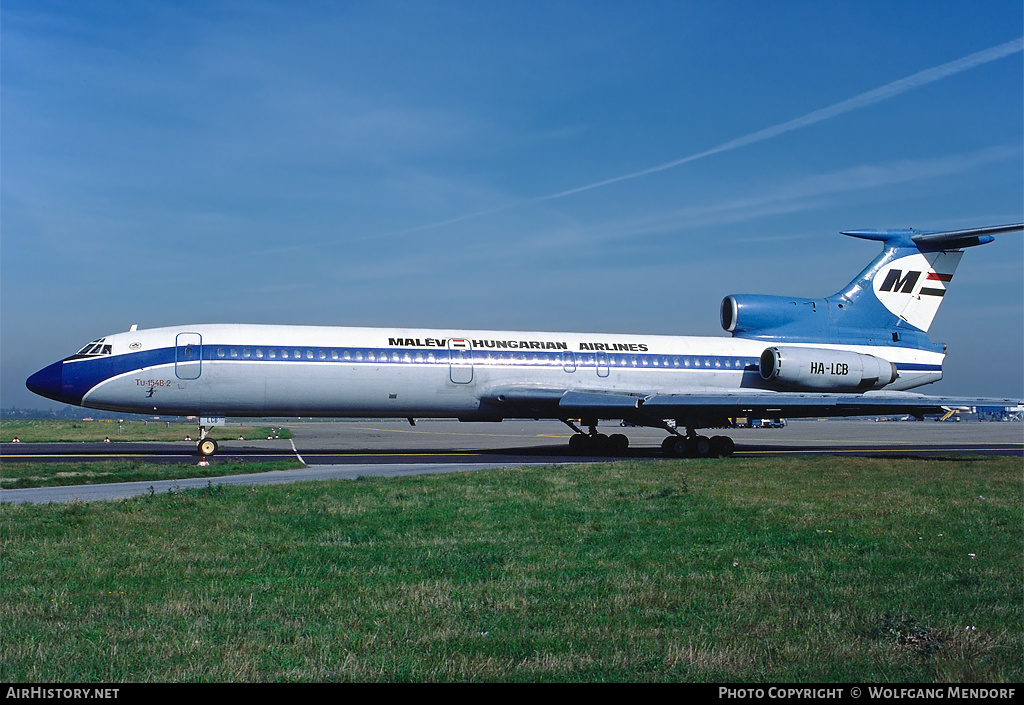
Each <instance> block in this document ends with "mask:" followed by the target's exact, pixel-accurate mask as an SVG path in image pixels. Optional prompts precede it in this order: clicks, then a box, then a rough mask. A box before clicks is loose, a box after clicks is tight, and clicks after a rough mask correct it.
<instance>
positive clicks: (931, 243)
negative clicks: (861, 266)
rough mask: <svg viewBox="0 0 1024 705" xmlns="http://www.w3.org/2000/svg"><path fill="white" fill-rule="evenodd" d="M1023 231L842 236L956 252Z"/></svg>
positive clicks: (1018, 226)
mask: <svg viewBox="0 0 1024 705" xmlns="http://www.w3.org/2000/svg"><path fill="white" fill-rule="evenodd" d="M1021 230H1024V223H1014V224H1011V225H990V226H988V227H984V228H970V229H968V230H948V231H944V232H936V231H929V230H914V229H913V228H906V229H903V230H844V231H843V235H849V236H850V237H859V238H861V239H863V240H880V241H882V242H885V243H891V244H895V245H902V246H911V245H917V246H918V247H922V248H927V249H945V250H956V249H960V248H962V247H974V246H975V245H984V244H985V243H988V242H992V240H994V239H995V237H994V236H995V235H999V234H1001V233H1011V232H1016V231H1021Z"/></svg>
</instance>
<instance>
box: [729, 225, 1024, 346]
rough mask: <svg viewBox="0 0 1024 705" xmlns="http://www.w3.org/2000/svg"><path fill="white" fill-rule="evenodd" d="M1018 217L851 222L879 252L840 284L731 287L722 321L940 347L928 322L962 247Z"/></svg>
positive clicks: (765, 333)
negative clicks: (810, 289) (958, 224)
mask: <svg viewBox="0 0 1024 705" xmlns="http://www.w3.org/2000/svg"><path fill="white" fill-rule="evenodd" d="M1019 230H1024V224H1021V223H1018V224H1015V225H1000V226H995V227H988V228H975V229H972V230H954V231H948V232H922V231H918V230H913V229H907V230H850V231H846V232H844V233H843V234H844V235H850V236H852V237H859V238H863V239H865V240H878V241H881V242H882V243H884V244H883V248H882V253H881V254H880V255H878V257H876V258H875V260H874V261H873V262H872V263H871V264H869V265H868V266H867V268H866V269H864V271H862V272H861V273H860V274H859V275H857V277H856V278H855V279H854V280H853V281H851V282H850V283H849V284H847V285H846V287H845V288H843V289H842V290H841V291H839V292H838V293H836V294H833V295H832V296H829V297H827V298H824V299H797V298H788V297H781V296H760V295H750V294H744V295H733V296H727V297H726V298H725V299H724V300H723V301H722V327H723V328H725V330H727V331H729V332H730V333H732V334H733V336H735V337H739V338H752V339H757V340H766V341H772V342H782V341H785V342H800V343H842V344H849V345H889V346H899V347H913V348H917V349H920V350H934V351H937V352H938V351H941V350H942V346H941V345H937V344H935V343H933V342H931V341H930V340H929V339H928V335H927V332H928V328H929V327H930V326H931V323H932V320H933V319H934V318H935V314H936V312H938V310H939V305H940V304H941V303H942V299H943V296H944V295H945V293H946V290H947V288H948V286H949V283H950V282H951V281H952V279H953V273H954V272H955V271H956V267H957V265H958V264H959V263H960V258H961V257H962V256H963V248H966V247H974V246H976V245H984V244H986V243H989V242H992V240H994V239H995V238H994V236H995V235H997V234H999V233H1006V232H1013V231H1019Z"/></svg>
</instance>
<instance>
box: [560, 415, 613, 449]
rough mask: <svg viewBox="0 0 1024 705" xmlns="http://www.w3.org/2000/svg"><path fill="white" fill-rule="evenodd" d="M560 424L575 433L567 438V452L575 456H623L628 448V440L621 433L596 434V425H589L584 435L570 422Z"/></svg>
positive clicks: (564, 421)
mask: <svg viewBox="0 0 1024 705" xmlns="http://www.w3.org/2000/svg"><path fill="white" fill-rule="evenodd" d="M562 423H564V424H565V425H566V426H568V427H569V428H571V429H572V430H573V431H575V432H576V433H575V434H573V435H572V436H570V437H569V450H570V451H572V452H573V453H575V454H576V455H624V454H625V453H626V450H627V449H628V448H629V438H627V437H626V436H625V435H624V434H622V433H613V434H612V435H610V436H608V435H605V434H603V433H598V432H597V424H591V425H590V432H589V433H584V432H583V431H581V430H580V429H579V427H577V426H576V424H574V423H572V422H571V421H566V420H563V421H562Z"/></svg>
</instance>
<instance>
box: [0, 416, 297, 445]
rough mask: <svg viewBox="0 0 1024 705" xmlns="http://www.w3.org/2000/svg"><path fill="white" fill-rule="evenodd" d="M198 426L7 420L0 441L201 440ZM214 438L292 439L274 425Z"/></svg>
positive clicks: (218, 431) (223, 431)
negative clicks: (269, 437) (274, 436)
mask: <svg viewBox="0 0 1024 705" xmlns="http://www.w3.org/2000/svg"><path fill="white" fill-rule="evenodd" d="M198 430H199V428H198V426H197V424H196V423H195V422H192V421H188V422H185V421H148V422H143V421H125V422H124V423H118V422H117V421H108V420H104V419H98V420H81V421H71V420H63V419H4V420H3V421H2V422H0V442H3V443H10V442H11V440H12V439H14V438H17V439H18V440H20V441H21V442H22V443H64V442H69V443H71V442H77V443H101V442H103V440H104V439H108V438H109V439H110V441H111V442H112V443H116V442H128V441H183V440H185V438H186V436H188V437H191V438H192V439H194V440H198V439H199V436H198ZM211 435H212V436H213V437H214V438H238V437H239V436H242V437H244V438H247V439H259V438H266V437H267V436H272V435H276V436H277V437H279V438H291V434H290V432H289V431H288V429H286V428H276V427H275V428H272V427H270V426H218V427H215V428H213V429H211Z"/></svg>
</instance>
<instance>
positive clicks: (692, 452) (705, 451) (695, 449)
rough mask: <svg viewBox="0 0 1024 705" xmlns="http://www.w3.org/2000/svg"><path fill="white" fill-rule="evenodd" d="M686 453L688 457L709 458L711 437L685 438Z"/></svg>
mask: <svg viewBox="0 0 1024 705" xmlns="http://www.w3.org/2000/svg"><path fill="white" fill-rule="evenodd" d="M686 455H687V457H689V458H710V457H711V439H710V438H708V437H707V436H691V437H689V438H687V439H686Z"/></svg>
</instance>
